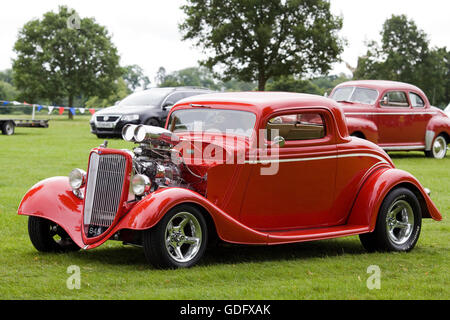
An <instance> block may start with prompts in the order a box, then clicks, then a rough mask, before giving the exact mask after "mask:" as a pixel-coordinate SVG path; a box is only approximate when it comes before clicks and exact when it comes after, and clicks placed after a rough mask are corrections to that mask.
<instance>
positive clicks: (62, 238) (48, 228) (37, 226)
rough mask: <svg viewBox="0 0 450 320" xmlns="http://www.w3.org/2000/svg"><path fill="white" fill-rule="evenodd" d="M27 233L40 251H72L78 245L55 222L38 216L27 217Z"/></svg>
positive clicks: (78, 248)
mask: <svg viewBox="0 0 450 320" xmlns="http://www.w3.org/2000/svg"><path fill="white" fill-rule="evenodd" d="M28 234H29V236H30V240H31V243H32V244H33V246H34V247H35V248H36V249H37V250H38V251H40V252H72V251H78V250H80V247H79V246H78V245H77V244H76V243H75V242H73V241H72V239H71V238H70V237H69V235H68V234H67V233H66V232H65V231H64V230H63V229H62V228H61V227H60V226H59V225H57V224H56V223H54V222H52V221H50V220H47V219H43V218H39V217H29V218H28Z"/></svg>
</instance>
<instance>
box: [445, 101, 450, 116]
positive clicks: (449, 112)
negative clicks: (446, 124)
mask: <svg viewBox="0 0 450 320" xmlns="http://www.w3.org/2000/svg"><path fill="white" fill-rule="evenodd" d="M444 112H445V113H446V114H447V116H449V117H450V103H449V104H448V106H447V108H445V110H444Z"/></svg>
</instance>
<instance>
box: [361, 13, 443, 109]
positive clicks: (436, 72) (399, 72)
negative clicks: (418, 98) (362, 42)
mask: <svg viewBox="0 0 450 320" xmlns="http://www.w3.org/2000/svg"><path fill="white" fill-rule="evenodd" d="M449 55H450V54H449V52H448V51H447V49H446V48H433V49H430V45H429V40H428V36H427V34H426V33H425V32H424V31H422V30H420V29H419V28H418V26H417V25H416V24H415V22H414V21H413V20H409V19H408V17H407V16H405V15H400V16H395V15H393V16H392V17H391V18H389V19H387V20H386V22H385V23H384V24H383V29H382V31H381V45H380V44H378V43H377V42H376V41H371V42H369V43H368V50H367V54H366V55H365V56H363V57H360V58H359V59H358V67H357V69H356V71H355V73H354V77H355V78H356V79H383V80H393V81H401V82H407V83H411V84H414V85H416V86H418V87H420V88H421V89H422V90H423V91H424V92H425V93H426V94H427V96H428V98H429V99H430V102H431V103H432V104H439V105H444V104H447V103H448V99H449V98H450V97H449V94H450V93H449V91H450V89H449V77H448V75H449V73H450V68H449V64H448V63H449Z"/></svg>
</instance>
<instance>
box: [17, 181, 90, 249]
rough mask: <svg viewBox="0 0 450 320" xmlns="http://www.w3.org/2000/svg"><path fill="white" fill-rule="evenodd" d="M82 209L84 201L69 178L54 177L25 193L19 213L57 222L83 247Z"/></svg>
mask: <svg viewBox="0 0 450 320" xmlns="http://www.w3.org/2000/svg"><path fill="white" fill-rule="evenodd" d="M82 210H83V201H82V200H80V199H79V198H78V197H76V196H75V195H74V194H73V192H72V188H71V187H70V185H69V178H67V177H54V178H49V179H46V180H43V181H41V182H39V183H37V184H36V185H34V186H33V187H32V188H31V189H30V190H29V191H28V192H27V193H26V194H25V196H24V197H23V199H22V201H21V202H20V205H19V209H18V214H19V215H24V216H36V217H42V218H45V219H48V220H50V221H53V222H55V223H57V224H58V225H60V226H61V227H62V228H63V229H64V230H65V231H66V232H67V234H68V235H69V236H70V237H71V238H72V240H73V241H74V242H75V243H76V244H77V245H78V246H79V247H81V248H82V247H84V243H83V240H82V238H81V217H82V214H81V212H82Z"/></svg>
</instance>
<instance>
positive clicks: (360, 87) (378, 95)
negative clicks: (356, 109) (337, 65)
mask: <svg viewBox="0 0 450 320" xmlns="http://www.w3.org/2000/svg"><path fill="white" fill-rule="evenodd" d="M345 88H353V90H352V93H351V94H350V95H349V97H350V99H348V100H340V101H337V100H335V99H334V94H335V93H336V92H337V91H338V90H340V89H345ZM357 89H364V90H370V91H375V92H376V93H377V97H376V98H375V99H374V101H373V103H366V102H360V101H352V98H353V95H354V94H355V92H356V90H357ZM330 99H332V100H334V101H336V102H339V103H340V102H344V103H345V102H348V103H355V104H358V103H360V104H365V105H376V103H377V101H378V99H380V91H379V90H377V89H374V88H369V87H364V86H340V87H337V88H336V89H335V90H333V93H332V94H331V96H330Z"/></svg>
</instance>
